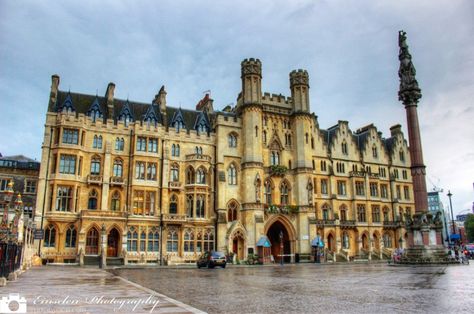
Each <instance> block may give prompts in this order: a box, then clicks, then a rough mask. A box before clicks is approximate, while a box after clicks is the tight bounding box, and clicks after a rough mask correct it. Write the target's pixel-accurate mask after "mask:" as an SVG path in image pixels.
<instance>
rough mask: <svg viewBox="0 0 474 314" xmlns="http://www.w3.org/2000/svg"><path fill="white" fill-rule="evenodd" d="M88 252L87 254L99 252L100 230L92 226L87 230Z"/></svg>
mask: <svg viewBox="0 0 474 314" xmlns="http://www.w3.org/2000/svg"><path fill="white" fill-rule="evenodd" d="M86 254H87V255H97V254H99V231H97V229H96V228H91V229H90V230H89V232H87V238H86Z"/></svg>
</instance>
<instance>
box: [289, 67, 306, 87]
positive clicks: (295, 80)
mask: <svg viewBox="0 0 474 314" xmlns="http://www.w3.org/2000/svg"><path fill="white" fill-rule="evenodd" d="M295 85H309V74H308V71H306V70H303V69H298V70H293V71H291V72H290V88H291V87H293V86H295Z"/></svg>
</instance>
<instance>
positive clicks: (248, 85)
mask: <svg viewBox="0 0 474 314" xmlns="http://www.w3.org/2000/svg"><path fill="white" fill-rule="evenodd" d="M241 69H242V75H241V78H242V98H243V99H242V100H243V102H242V103H243V104H244V105H249V104H252V105H256V104H258V105H261V104H262V63H261V62H260V60H259V59H254V58H250V59H245V60H244V61H242V63H241Z"/></svg>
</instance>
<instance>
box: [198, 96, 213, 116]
mask: <svg viewBox="0 0 474 314" xmlns="http://www.w3.org/2000/svg"><path fill="white" fill-rule="evenodd" d="M213 103H214V100H212V98H210V97H209V94H207V93H206V95H205V96H204V98H203V99H201V100H200V101H199V102H198V103H197V105H196V110H199V111H201V110H202V111H205V112H207V113H213V112H214V107H213Z"/></svg>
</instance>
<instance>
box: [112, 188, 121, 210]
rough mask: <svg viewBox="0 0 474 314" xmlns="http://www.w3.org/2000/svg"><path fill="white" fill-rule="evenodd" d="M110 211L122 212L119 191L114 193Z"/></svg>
mask: <svg viewBox="0 0 474 314" xmlns="http://www.w3.org/2000/svg"><path fill="white" fill-rule="evenodd" d="M110 209H111V210H113V211H119V210H120V192H119V191H114V193H113V194H112V202H111V204H110Z"/></svg>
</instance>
